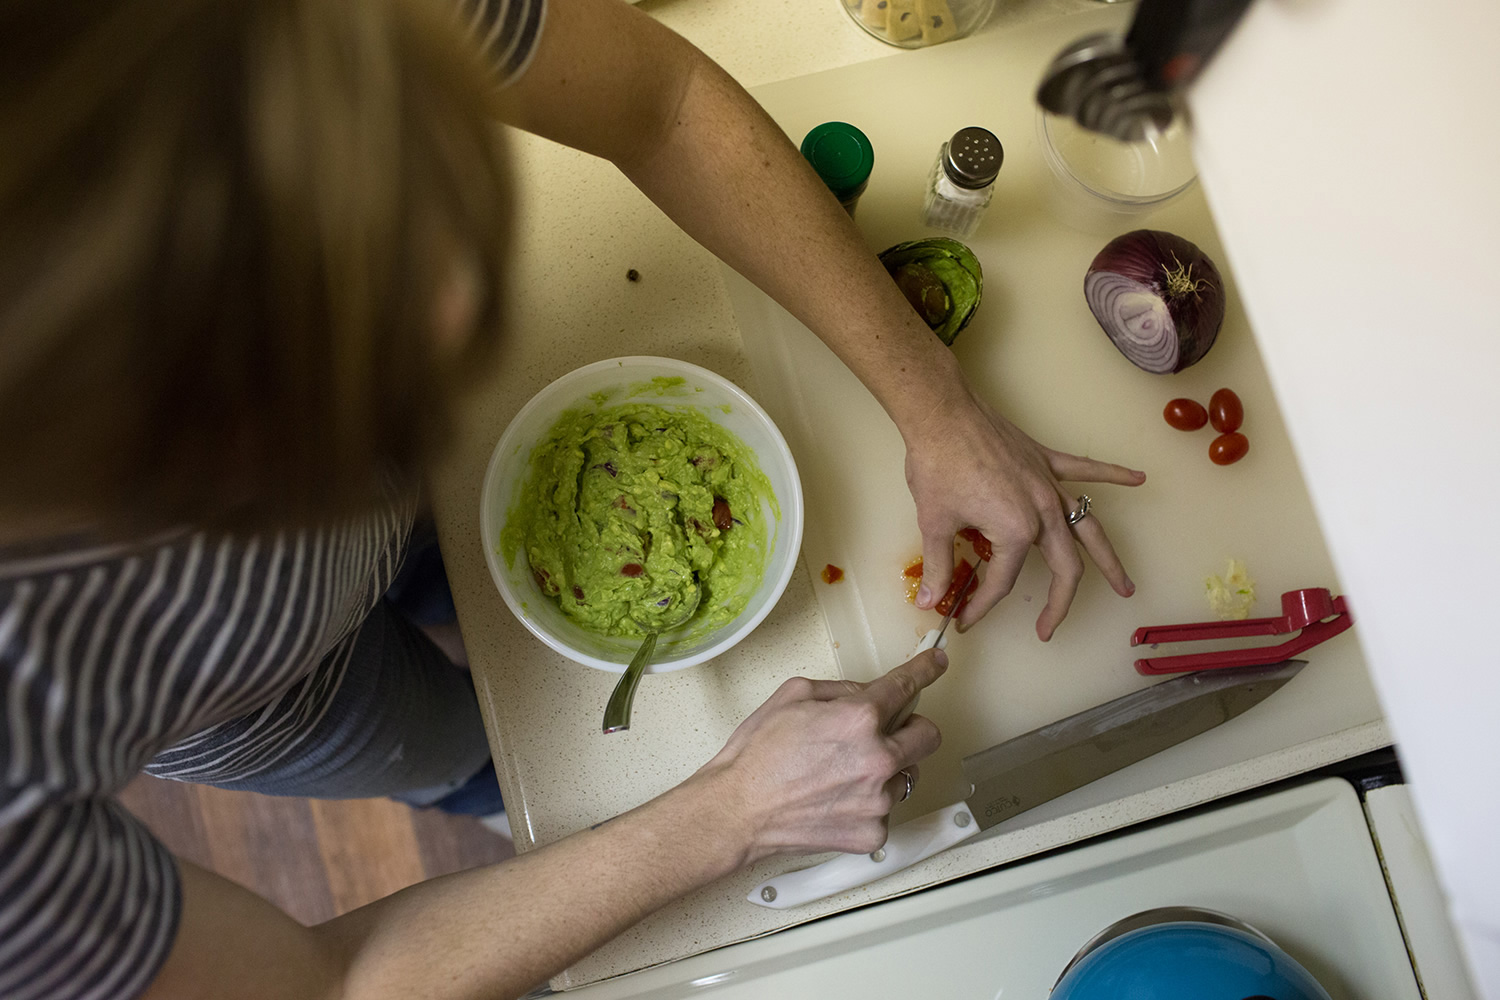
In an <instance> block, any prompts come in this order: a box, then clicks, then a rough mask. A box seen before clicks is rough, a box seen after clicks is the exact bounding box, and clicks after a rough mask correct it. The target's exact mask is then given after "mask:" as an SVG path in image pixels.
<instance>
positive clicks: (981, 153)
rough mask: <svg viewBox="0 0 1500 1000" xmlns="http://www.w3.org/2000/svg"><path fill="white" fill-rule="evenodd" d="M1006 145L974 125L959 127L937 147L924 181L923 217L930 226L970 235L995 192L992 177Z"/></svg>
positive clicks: (1003, 156)
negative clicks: (935, 157)
mask: <svg viewBox="0 0 1500 1000" xmlns="http://www.w3.org/2000/svg"><path fill="white" fill-rule="evenodd" d="M1004 160H1005V149H1004V148H1003V147H1002V146H1001V145H1000V140H999V139H997V138H995V135H994V133H992V132H990V131H989V130H988V129H983V128H980V127H979V126H977V125H970V126H969V127H968V128H961V129H959V130H958V131H957V132H955V133H953V138H952V139H949V140H948V141H947V142H945V143H943V146H942V148H941V149H939V150H938V157H937V162H936V163H934V164H933V165H932V176H931V177H930V178H929V180H928V182H927V196H926V198H925V199H924V200H923V202H922V221H923V223H925V224H926V225H928V226H930V227H932V228H933V229H946V230H947V231H948V232H950V233H953V234H955V235H957V236H972V235H974V230H975V229H977V228H979V220H980V217H981V216H983V215H984V210H985V209H986V208H988V207H989V204H990V199H991V198H992V197H994V195H995V177H996V176H997V175H998V174H999V173H1000V164H1001V163H1002V162H1004Z"/></svg>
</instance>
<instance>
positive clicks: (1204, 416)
mask: <svg viewBox="0 0 1500 1000" xmlns="http://www.w3.org/2000/svg"><path fill="white" fill-rule="evenodd" d="M1161 415H1162V416H1163V417H1165V418H1166V421H1167V423H1169V424H1171V425H1172V426H1173V427H1175V428H1177V429H1178V430H1180V431H1195V430H1197V429H1198V428H1200V427H1202V426H1203V425H1204V424H1206V423H1208V411H1207V410H1205V409H1204V408H1203V404H1202V403H1200V402H1198V401H1197V400H1196V399H1174V400H1172V401H1171V402H1169V403H1168V404H1167V406H1166V409H1164V410H1162V411H1161Z"/></svg>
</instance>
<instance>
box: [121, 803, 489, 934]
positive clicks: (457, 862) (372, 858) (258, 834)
mask: <svg viewBox="0 0 1500 1000" xmlns="http://www.w3.org/2000/svg"><path fill="white" fill-rule="evenodd" d="M122 800H123V801H124V803H125V805H126V807H127V808H128V809H130V811H131V812H133V813H134V814H135V815H136V816H137V817H139V818H140V819H141V820H142V821H143V822H144V823H145V824H146V825H147V826H148V827H150V828H151V831H152V832H153V833H155V834H156V835H157V837H159V838H160V839H161V840H162V842H163V843H165V844H166V845H167V847H168V848H170V849H171V851H172V852H173V853H174V854H176V855H177V856H178V857H181V858H185V859H187V860H188V861H191V862H193V863H194V864H197V865H200V866H201V867H204V868H207V869H209V870H210V871H213V872H217V873H218V874H220V875H223V876H224V877H225V878H228V879H231V880H233V881H235V882H238V883H239V884H240V885H243V886H245V887H246V888H248V889H251V890H253V891H255V892H256V893H259V894H260V895H262V896H264V897H266V898H267V899H269V900H271V901H272V902H273V903H275V904H276V905H278V906H280V907H281V908H282V909H284V910H285V911H286V912H287V913H289V914H291V915H292V916H293V917H295V918H297V919H298V920H299V921H301V922H303V923H304V924H314V923H319V922H321V921H324V920H328V919H329V918H331V917H334V916H337V915H338V914H340V913H344V912H347V911H349V910H352V909H354V908H355V907H358V906H362V905H364V904H365V903H368V902H370V901H371V900H375V899H379V898H380V897H381V896H386V895H389V894H390V893H392V892H395V891H396V890H398V889H403V888H405V887H406V886H408V885H412V884H413V883H416V882H420V881H422V880H424V879H429V878H435V877H437V876H439V875H446V874H449V873H450V872H456V871H461V870H463V869H465V868H473V867H475V866H477V865H484V864H490V863H492V862H495V861H502V860H504V859H505V858H508V857H511V856H512V855H513V854H514V850H513V849H512V847H511V844H510V841H508V840H505V839H503V838H501V837H500V836H498V835H497V834H495V833H493V832H491V831H490V830H488V829H486V828H485V827H483V826H482V825H480V823H479V821H478V820H475V819H471V818H469V817H462V816H449V815H447V814H445V813H440V812H436V811H433V810H417V809H411V808H408V807H407V806H404V805H401V804H399V803H396V802H391V801H390V800H388V799H351V800H343V801H336V802H333V801H317V800H312V799H291V798H276V797H269V796H264V795H256V794H254V793H251V792H226V791H221V790H219V789H217V788H209V787H206V786H201V785H187V784H181V783H179V782H175V781H162V780H160V779H157V778H150V777H145V776H142V777H140V778H137V779H136V780H135V781H134V782H132V783H131V785H130V786H129V787H128V788H126V789H125V792H124V794H123V795H122Z"/></svg>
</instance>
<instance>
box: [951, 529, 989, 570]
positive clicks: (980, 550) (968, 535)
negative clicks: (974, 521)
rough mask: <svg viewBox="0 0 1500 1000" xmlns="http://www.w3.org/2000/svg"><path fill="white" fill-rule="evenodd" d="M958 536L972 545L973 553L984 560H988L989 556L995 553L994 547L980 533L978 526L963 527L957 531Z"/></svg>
mask: <svg viewBox="0 0 1500 1000" xmlns="http://www.w3.org/2000/svg"><path fill="white" fill-rule="evenodd" d="M958 537H959V538H962V539H964V540H965V541H967V542H968V543H969V544H970V545H972V546H974V554H975V555H976V556H978V557H979V558H980V559H981V560H983V561H984V562H989V561H990V556H992V555H994V554H995V547H994V546H993V545H991V544H990V540H989V539H988V538H985V537H984V535H982V534H981V533H980V531H979V529H978V528H965V529H963V530H962V531H960V532H959V533H958Z"/></svg>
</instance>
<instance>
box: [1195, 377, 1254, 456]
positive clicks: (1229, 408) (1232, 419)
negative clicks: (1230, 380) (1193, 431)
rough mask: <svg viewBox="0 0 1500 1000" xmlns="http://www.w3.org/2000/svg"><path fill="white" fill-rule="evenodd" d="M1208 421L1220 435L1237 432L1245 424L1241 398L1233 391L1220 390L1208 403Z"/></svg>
mask: <svg viewBox="0 0 1500 1000" xmlns="http://www.w3.org/2000/svg"><path fill="white" fill-rule="evenodd" d="M1208 419H1209V421H1210V422H1212V423H1213V425H1214V430H1216V431H1218V432H1219V433H1220V434H1228V433H1230V432H1231V431H1237V430H1239V429H1240V424H1243V423H1244V422H1245V406H1244V404H1243V403H1241V402H1240V397H1238V396H1236V395H1235V394H1234V390H1233V389H1220V390H1219V391H1217V392H1215V393H1214V394H1213V398H1211V399H1210V400H1209V401H1208ZM1198 426H1199V427H1202V426H1203V425H1202V424H1199V425H1198ZM1225 464H1228V463H1225Z"/></svg>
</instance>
